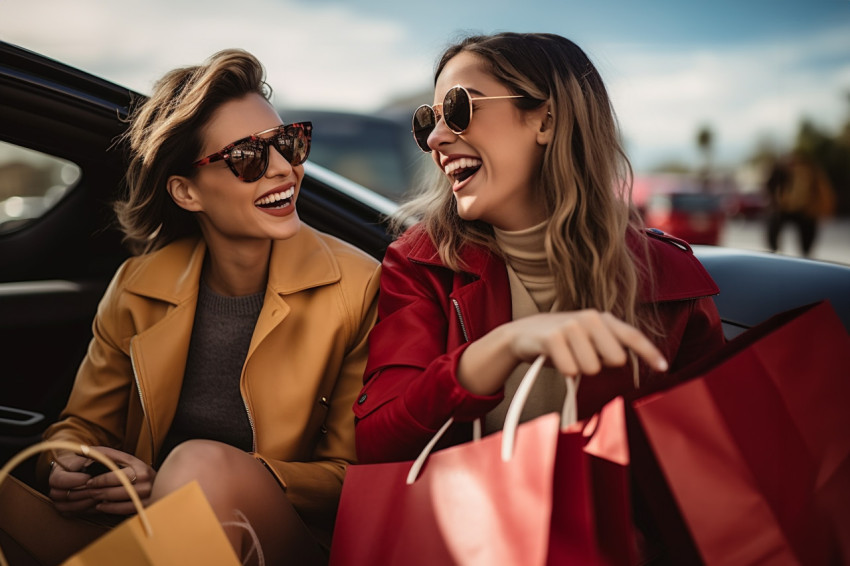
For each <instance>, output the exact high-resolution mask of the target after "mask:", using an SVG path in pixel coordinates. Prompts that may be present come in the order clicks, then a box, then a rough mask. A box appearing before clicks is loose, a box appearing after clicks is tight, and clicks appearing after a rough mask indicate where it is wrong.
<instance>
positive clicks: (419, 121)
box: [413, 104, 437, 153]
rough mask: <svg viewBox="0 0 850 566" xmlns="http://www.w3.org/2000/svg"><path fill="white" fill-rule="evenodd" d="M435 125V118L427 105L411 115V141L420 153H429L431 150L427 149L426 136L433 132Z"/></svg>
mask: <svg viewBox="0 0 850 566" xmlns="http://www.w3.org/2000/svg"><path fill="white" fill-rule="evenodd" d="M436 125H437V116H436V115H435V114H434V110H433V109H432V108H431V107H430V106H428V105H427V104H423V105H422V106H420V107H419V108H417V109H416V111H415V112H414V113H413V139H414V140H416V145H418V146H419V149H421V150H422V151H426V152H428V153H431V148H430V147H428V136H430V135H431V132H433V131H434V127H435V126H436Z"/></svg>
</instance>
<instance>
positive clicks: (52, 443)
mask: <svg viewBox="0 0 850 566" xmlns="http://www.w3.org/2000/svg"><path fill="white" fill-rule="evenodd" d="M52 450H68V451H70V452H74V453H76V454H81V455H83V456H85V457H86V458H91V459H92V460H97V461H98V462H100V463H101V464H103V465H104V466H106V467H107V468H109V470H110V471H112V472H115V473H116V474H115V475H116V476H117V477H118V480H119V481H120V482H121V485H123V486H124V489H126V490H127V494H128V495H129V496H130V499H131V500H132V501H133V506H134V507H135V508H136V513H137V516H138V517H139V520H140V521H141V522H142V528H143V529H144V531H145V534H146V535H147V536H148V537H152V536H153V529H152V528H151V524H150V521H149V520H148V516H147V514H146V513H145V509H144V507H143V506H142V500H141V499H139V494H138V493H136V489H135V488H134V487H133V484H131V483H130V479H129V478H128V477H127V474H126V473H125V472H124V470H121V469H120V468H119V467H118V466H117V465H116V464H115V463H114V462H113V461H112V460H111V459H109V458H107V457H106V456H104V455H103V454H102V453H101V452H98V451H97V450H96V449H95V448H92V447H91V446H86V445H85V444H78V443H75V442H70V441H68V440H45V441H43V442H39V443H37V444H33V445H32V446H29V447H27V448H25V449H23V450H21V451H20V452H18V453H17V454H16V455H15V456H13V457H12V459H11V460H9V461H8V462H6V465H4V466H3V468H2V469H0V484H2V483H3V482H4V481H6V477H7V476H9V475H10V474H11V472H12V470H13V469H15V468H16V467H17V466H18V465H19V464H20V463H21V462H23V461H24V460H26V459H27V458H30V457H32V456H35V455H36V454H40V453H41V452H49V451H52ZM0 566H8V562H7V561H6V557H5V556H4V555H3V551H2V550H0Z"/></svg>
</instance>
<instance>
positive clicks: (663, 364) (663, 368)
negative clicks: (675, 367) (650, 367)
mask: <svg viewBox="0 0 850 566" xmlns="http://www.w3.org/2000/svg"><path fill="white" fill-rule="evenodd" d="M656 367H657V368H658V371H667V368H669V367H670V366H668V365H667V360H665V359H664V358H662V359H660V360H658V365H657V366H656Z"/></svg>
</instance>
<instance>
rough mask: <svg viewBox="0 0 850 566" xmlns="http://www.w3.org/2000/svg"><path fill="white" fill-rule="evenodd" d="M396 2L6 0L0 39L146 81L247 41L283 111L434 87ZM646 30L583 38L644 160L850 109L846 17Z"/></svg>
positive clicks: (433, 45) (733, 157)
mask: <svg viewBox="0 0 850 566" xmlns="http://www.w3.org/2000/svg"><path fill="white" fill-rule="evenodd" d="M355 4H356V3H355ZM419 9H421V10H428V8H427V7H422V8H419ZM385 12H386V10H383V11H382V10H372V11H371V12H370V11H369V10H366V9H363V8H362V7H361V9H357V8H355V7H354V5H352V4H343V3H339V2H334V1H318V0H238V1H235V2H234V0H226V1H225V0H208V1H207V2H204V3H203V4H202V5H197V4H189V3H181V2H176V1H173V0H172V1H170V2H166V1H165V0H148V1H147V2H145V3H130V2H120V1H117V0H116V1H105V0H75V1H74V2H67V1H66V0H39V1H38V2H33V1H29V2H26V1H14V2H11V1H8V0H7V1H6V2H3V1H2V0H0V37H2V38H3V39H4V40H5V41H9V42H12V43H16V44H19V45H22V46H24V47H26V48H29V49H33V50H35V51H38V52H41V53H43V54H46V55H48V56H50V57H53V58H55V59H58V60H60V61H63V62H66V63H69V64H71V65H73V66H77V67H80V68H82V69H85V70H87V71H90V72H92V73H94V74H96V75H99V76H103V77H105V78H107V79H110V80H113V81H115V82H118V83H119V84H123V85H125V86H128V87H130V88H134V89H137V90H140V91H142V92H149V91H150V89H151V87H152V85H153V82H154V81H155V80H156V79H157V78H158V77H159V76H161V75H162V74H163V73H165V72H166V71H168V70H169V69H171V68H173V67H176V66H182V65H190V64H196V63H198V62H200V61H202V60H203V59H205V58H206V57H207V56H209V55H210V54H212V53H213V52H214V51H217V50H219V49H223V48H227V47H243V48H245V49H248V50H249V51H251V52H252V53H254V54H255V55H257V57H259V58H260V60H261V61H263V63H264V64H265V66H266V68H267V71H268V77H269V82H270V84H271V85H272V87H273V88H274V90H275V103H276V104H277V105H278V106H281V107H283V108H284V112H285V109H286V108H287V107H312V108H335V109H347V110H353V111H363V112H372V111H375V110H378V109H379V108H380V107H381V106H383V105H384V104H385V103H387V102H389V101H390V100H393V99H397V98H399V97H403V96H406V95H410V94H412V93H419V92H427V91H428V90H429V89H430V84H431V73H432V70H433V64H434V61H435V57H436V56H437V54H438V53H439V52H440V50H441V48H442V47H443V44H444V42H445V41H446V40H447V39H448V35H447V34H443V33H438V30H429V29H425V30H423V29H422V25H423V23H422V20H421V18H420V15H419V14H418V13H417V12H416V11H412V12H411V13H410V14H409V15H408V16H407V19H400V18H397V17H396V18H390V17H389V16H386V15H385ZM426 21H427V18H426ZM481 21H482V25H485V24H486V22H487V21H488V20H487V18H486V17H485V16H482V20H481ZM429 31H433V32H434V33H426V32H429ZM635 35H637V37H638V38H639V41H638V42H630V43H616V42H611V41H608V42H606V40H605V39H603V38H599V39H589V40H588V41H586V42H583V47H585V48H589V49H588V51H589V53H590V55H591V57H592V58H593V59H594V61H595V62H596V63H597V65H598V66H599V67H600V71H601V73H602V76H603V78H604V79H605V81H606V83H607V84H608V86H609V89H610V91H611V95H612V99H613V102H614V106H615V109H616V111H617V113H618V116H619V118H620V123H621V126H622V128H623V132H624V135H625V138H626V140H627V144H628V150H629V153H630V155H631V156H632V158H633V160H634V162H635V165H636V166H637V167H638V168H641V167H648V166H652V165H654V164H656V163H657V162H658V161H660V160H667V159H678V160H681V161H684V162H690V163H695V162H696V160H697V159H698V154H697V149H696V144H695V141H694V140H695V137H696V132H697V129H698V128H699V127H700V126H702V125H708V126H710V127H711V128H712V129H713V131H714V133H715V140H716V156H717V159H718V160H719V161H725V162H728V163H735V162H737V161H740V160H741V159H743V158H745V157H746V155H747V153H748V152H749V151H750V150H751V149H752V148H753V147H754V146H755V144H756V143H757V141H758V140H759V139H762V138H766V137H772V138H774V139H776V140H778V141H779V143H780V144H788V143H790V142H791V140H792V139H793V136H794V134H795V133H796V130H797V127H798V124H799V121H800V119H801V118H802V117H804V116H805V117H809V118H811V119H813V120H814V121H815V122H816V123H818V124H819V125H822V127H826V128H831V127H835V126H837V122H839V121H841V120H843V119H845V117H846V115H847V103H846V101H845V98H844V96H843V93H844V92H846V91H850V60H848V57H847V53H850V27H848V26H847V25H844V26H843V27H842V26H838V25H836V27H835V28H833V29H830V30H826V31H824V30H820V31H819V32H818V33H814V32H812V33H811V35H808V36H800V35H798V36H795V37H787V38H784V39H782V40H778V39H777V40H772V41H768V42H766V43H765V42H756V41H752V42H751V43H746V42H745V43H743V44H742V43H741V42H740V41H739V42H737V43H729V44H726V45H721V46H719V47H717V46H716V44H714V45H713V46H712V47H711V48H710V49H708V48H705V47H700V48H694V47H681V48H679V49H676V50H673V49H671V48H670V47H669V44H668V45H667V46H666V47H664V48H662V47H659V46H657V45H655V44H653V43H652V42H651V39H652V38H643V37H641V36H640V34H633V37H634V36H635ZM438 37H439V39H437V38H438Z"/></svg>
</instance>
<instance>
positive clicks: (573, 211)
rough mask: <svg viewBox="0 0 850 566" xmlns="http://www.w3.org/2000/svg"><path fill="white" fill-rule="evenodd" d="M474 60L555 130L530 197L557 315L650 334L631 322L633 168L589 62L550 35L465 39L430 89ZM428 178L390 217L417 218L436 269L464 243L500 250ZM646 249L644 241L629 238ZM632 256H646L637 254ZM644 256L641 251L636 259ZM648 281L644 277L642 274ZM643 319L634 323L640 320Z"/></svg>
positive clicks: (635, 265)
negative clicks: (540, 221)
mask: <svg viewBox="0 0 850 566" xmlns="http://www.w3.org/2000/svg"><path fill="white" fill-rule="evenodd" d="M462 52H468V53H474V54H476V55H477V56H479V57H480V58H481V60H482V61H483V62H484V64H485V65H486V68H487V70H488V71H489V72H490V73H491V74H492V75H493V76H494V77H495V78H496V79H497V80H498V81H500V82H501V83H502V84H504V85H505V86H506V87H507V88H508V89H509V90H510V91H511V92H512V93H513V94H519V95H522V96H523V97H524V98H522V99H516V100H512V101H511V102H512V103H514V104H515V105H516V106H517V107H518V108H520V109H526V110H528V109H532V108H539V107H540V106H541V105H544V104H548V105H549V109H550V111H551V114H552V119H553V120H554V123H553V127H554V128H555V132H554V137H553V139H552V142H551V143H550V144H548V146H547V147H546V149H545V153H544V158H543V165H542V167H541V170H540V173H539V179H538V182H537V184H536V190H537V191H539V197H540V199H541V201H542V202H543V205H544V206H545V207H546V213H547V217H548V218H550V219H551V221H550V222H549V225H548V227H547V230H546V238H545V246H546V252H547V256H548V259H549V267H550V268H551V270H552V272H553V273H554V274H555V287H556V294H557V299H558V304H559V305H560V306H561V308H562V309H563V310H573V309H581V308H595V309H599V310H602V311H607V312H610V313H612V314H614V315H615V316H617V317H619V318H621V319H622V320H625V321H627V322H629V323H630V324H633V325H638V326H640V327H641V328H644V329H648V330H653V331H654V328H653V326H654V324H653V323H652V317H643V316H639V315H638V312H637V311H638V286H639V282H640V280H641V276H642V274H640V273H639V269H640V268H639V266H641V265H645V262H638V261H636V258H635V257H634V255H633V253H634V252H633V250H632V249H630V247H629V246H628V245H627V239H630V238H631V236H636V234H632V235H631V236H629V235H628V233H629V232H637V230H638V229H639V228H640V227H641V225H640V220H639V219H638V217H637V215H636V214H635V213H634V209H633V207H632V206H631V184H632V169H631V165H630V164H629V160H628V158H627V156H626V154H625V151H624V150H623V147H622V145H621V143H620V136H619V129H618V126H617V121H616V117H615V114H614V110H613V108H612V105H611V101H610V98H609V97H608V93H607V91H606V89H605V85H604V84H603V82H602V79H601V77H600V76H599V73H598V72H597V70H596V68H595V67H594V65H593V63H591V61H590V59H589V58H588V57H587V55H586V54H585V53H584V52H583V51H582V50H581V49H580V48H579V47H578V46H577V45H576V44H574V43H573V42H572V41H570V40H568V39H565V38H563V37H560V36H558V35H553V34H538V33H528V34H517V33H500V34H496V35H489V36H471V37H467V38H465V39H463V40H462V41H460V42H459V43H457V44H455V45H453V46H451V47H449V48H448V49H447V50H446V51H445V52H444V53H443V56H442V57H441V59H440V61H439V63H438V65H437V68H436V72H435V81H436V80H437V78H439V76H440V73H441V72H442V70H443V68H444V67H445V65H446V64H447V63H448V62H449V61H450V60H451V59H452V58H453V57H455V56H456V55H457V54H459V53H462ZM435 176H438V177H439V179H436V178H435V179H433V180H431V181H430V182H429V184H428V185H427V186H426V187H425V188H424V190H422V191H421V193H420V194H419V195H418V196H417V197H415V198H414V199H413V200H411V201H409V202H407V203H405V204H404V205H403V206H402V207H401V208H400V210H399V213H398V214H397V215H396V216H395V218H394V223H393V226H394V227H395V228H396V229H397V230H400V229H401V228H402V227H403V226H405V225H407V224H409V222H410V221H411V220H412V219H418V220H421V222H422V224H423V226H424V228H425V230H426V232H427V233H428V235H429V236H430V237H431V239H432V240H433V242H434V244H435V245H436V246H437V249H438V250H439V253H440V258H441V259H442V261H443V262H444V263H445V264H446V265H447V266H449V267H450V268H452V269H454V270H459V269H460V268H461V267H462V266H461V256H460V251H461V249H462V248H463V247H464V245H466V244H478V245H483V246H487V247H488V248H490V249H491V250H493V251H494V252H496V253H499V250H498V248H497V246H496V243H495V239H494V237H493V229H492V227H491V226H489V225H488V224H486V223H483V222H480V221H473V222H470V221H465V220H463V219H462V218H460V216H459V215H458V212H457V206H456V204H455V200H454V197H453V195H452V192H451V190H450V189H449V185H448V180H447V179H446V178H445V176H444V175H442V174H439V172H437V171H435ZM635 241H636V242H644V239H643V238H639V237H638V238H635ZM638 248H639V250H638V252H637V253H646V250H645V248H641V246H638ZM641 250H642V251H641ZM643 275H645V276H648V274H643ZM639 319H640V320H639Z"/></svg>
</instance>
